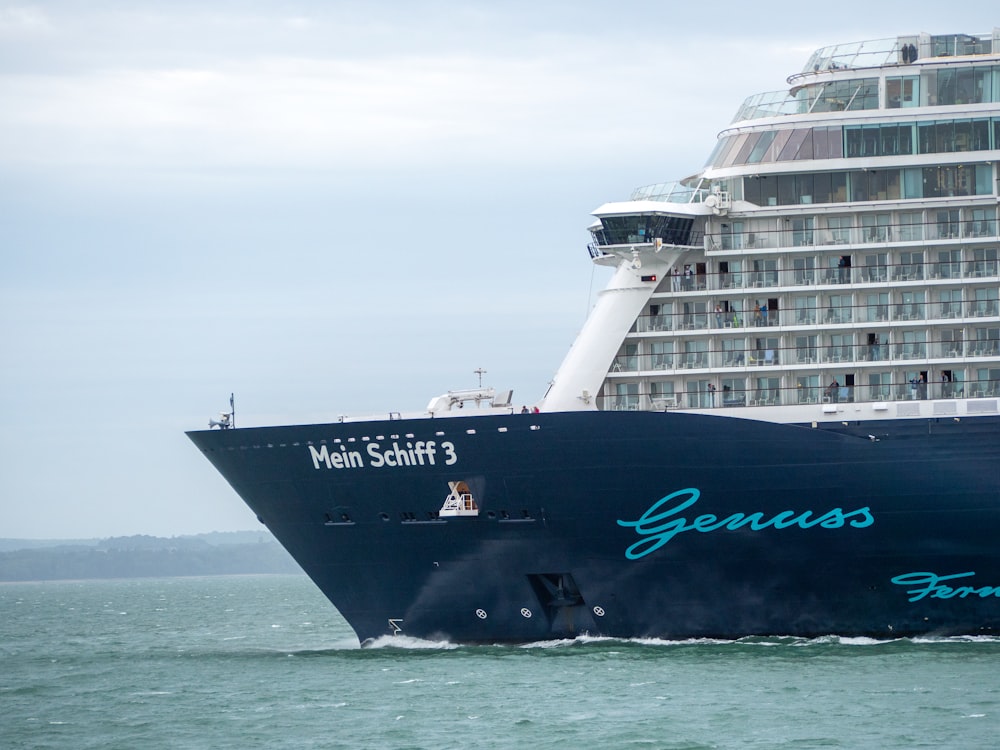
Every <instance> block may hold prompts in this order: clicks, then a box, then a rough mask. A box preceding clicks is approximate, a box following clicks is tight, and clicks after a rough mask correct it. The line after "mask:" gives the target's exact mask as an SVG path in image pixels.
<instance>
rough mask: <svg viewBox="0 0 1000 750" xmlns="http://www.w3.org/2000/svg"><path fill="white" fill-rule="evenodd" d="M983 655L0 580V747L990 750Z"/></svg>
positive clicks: (197, 582) (998, 687)
mask: <svg viewBox="0 0 1000 750" xmlns="http://www.w3.org/2000/svg"><path fill="white" fill-rule="evenodd" d="M998 744H1000V639H994V638H948V639H902V640H889V641H875V640H870V639H846V638H838V637H834V636H831V637H828V638H819V639H813V640H803V639H795V638H752V639H744V640H739V641H695V642H692V641H684V642H669V641H644V640H617V639H594V638H586V637H582V638H579V639H576V640H572V641H552V642H543V643H534V644H527V645H522V646H456V645H454V644H449V643H430V642H424V641H416V640H412V639H404V638H392V637H386V638H385V639H383V640H382V641H380V642H378V643H376V644H375V645H374V646H372V647H366V648H363V649H362V648H359V646H358V644H357V641H356V640H355V638H354V635H353V633H352V632H351V630H350V628H349V627H348V626H347V625H346V623H345V622H344V621H343V620H342V619H341V618H340V617H339V615H338V614H337V613H336V610H334V609H333V607H332V606H331V605H330V604H329V603H328V602H327V601H326V599H325V598H324V597H323V596H322V595H321V594H320V593H319V592H318V591H317V590H316V589H315V588H314V587H313V585H312V584H311V583H310V581H309V580H308V579H307V578H305V577H304V576H294V575H291V576H245V577H242V576H237V577H211V578H170V579H133V580H116V581H84V582H52V583H24V584H3V585H0V747H2V748H73V749H74V750H77V749H81V748H142V749H143V750H153V749H156V748H256V747H262V748H428V749H430V748H434V749H441V748H470V747H473V748H512V749H513V748H517V749H518V750H521V749H523V748H559V749H560V750H563V749H564V748H578V747H601V748H667V749H676V750H680V749H681V748H769V749H770V748H879V749H880V750H882V749H885V748H907V749H909V748H994V747H997V746H998Z"/></svg>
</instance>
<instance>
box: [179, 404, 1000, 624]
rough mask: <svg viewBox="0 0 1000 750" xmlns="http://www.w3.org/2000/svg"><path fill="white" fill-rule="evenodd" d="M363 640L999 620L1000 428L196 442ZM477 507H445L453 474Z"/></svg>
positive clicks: (549, 431) (883, 425) (927, 423)
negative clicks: (462, 511)
mask: <svg viewBox="0 0 1000 750" xmlns="http://www.w3.org/2000/svg"><path fill="white" fill-rule="evenodd" d="M189 435H190V437H191V439H192V440H193V441H194V442H195V444H197V445H198V447H199V448H200V449H201V450H202V451H203V452H204V453H205V455H206V457H207V458H208V459H209V460H210V461H211V462H212V463H213V464H214V465H215V466H216V468H218V470H219V471H220V472H221V473H222V474H223V476H224V477H225V478H226V479H227V480H228V481H229V482H230V484H231V485H232V486H233V488H234V489H235V490H236V491H237V492H238V493H239V494H240V496H241V497H242V498H243V499H244V500H245V501H246V503H247V504H248V505H249V506H250V507H251V508H252V509H253V510H254V511H255V512H256V513H257V515H258V517H259V518H260V519H261V521H262V522H263V523H265V524H266V525H267V526H268V528H269V529H271V531H272V532H273V533H274V534H275V536H276V537H277V538H278V539H279V541H280V542H281V543H282V544H283V545H284V546H285V547H286V548H287V549H288V550H289V552H291V554H292V555H293V556H294V557H295V559H296V560H297V561H298V562H299V564H301V566H302V567H303V569H304V570H305V571H306V573H308V574H309V576H310V577H311V578H312V579H313V580H314V581H315V582H316V584H317V585H318V586H319V588H320V589H321V590H322V591H323V592H324V593H325V594H326V595H327V597H329V599H330V601H331V602H332V603H333V604H334V605H335V606H336V607H337V609H338V610H339V611H340V612H341V614H342V615H343V616H344V617H345V618H346V619H347V621H348V622H349V623H350V624H351V626H352V627H353V628H354V630H355V632H356V633H357V635H358V637H359V639H361V640H362V641H364V640H367V639H370V638H376V637H379V636H382V635H387V634H393V633H403V634H407V635H412V636H417V637H422V638H448V639H451V640H453V641H457V642H499V641H522V642H523V641H532V640H539V639H546V638H553V637H565V636H572V635H575V634H579V633H583V632H586V633H591V634H594V635H609V636H618V637H643V636H652V637H662V638H689V637H721V638H737V637H742V636H747V635H797V636H807V637H808V636H819V635H826V634H840V635H866V636H874V637H880V638H884V637H892V636H908V635H917V634H940V635H950V634H996V633H998V632H1000V554H998V552H997V541H998V539H1000V418H998V417H996V416H985V417H976V418H964V419H962V420H961V421H958V420H954V419H951V418H948V419H941V420H937V419H931V420H893V421H883V422H865V423H848V424H843V423H840V422H837V423H836V424H835V425H820V426H819V427H818V428H812V427H810V426H788V425H775V424H770V423H765V422H757V421H751V420H743V419H735V418H726V417H716V416H704V415H697V414H684V413H667V414H663V413H647V412H622V413H610V412H586V413H559V414H535V415H530V416H528V415H524V416H522V415H514V416H488V417H472V418H456V419H422V420H412V421H407V420H396V421H388V422H365V423H346V424H326V425H308V426H294V427H268V428H253V429H238V430H221V431H201V432H192V433H189ZM455 481H462V482H465V483H467V485H468V487H469V489H470V491H471V493H472V495H473V496H474V497H475V500H476V502H477V503H478V507H479V515H478V516H477V517H457V518H456V517H453V518H441V517H439V516H438V511H439V510H440V508H441V505H442V502H443V501H444V499H445V497H446V496H447V495H448V492H449V484H448V483H449V482H455Z"/></svg>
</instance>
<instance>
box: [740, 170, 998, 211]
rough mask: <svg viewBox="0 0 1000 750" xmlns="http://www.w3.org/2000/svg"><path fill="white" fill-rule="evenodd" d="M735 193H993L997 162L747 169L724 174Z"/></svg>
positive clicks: (873, 196) (878, 196)
mask: <svg viewBox="0 0 1000 750" xmlns="http://www.w3.org/2000/svg"><path fill="white" fill-rule="evenodd" d="M723 182H724V183H725V184H724V185H723V188H724V189H726V190H728V191H729V192H730V193H731V194H732V196H733V198H735V199H742V200H745V201H748V202H749V203H753V204H754V205H757V206H792V205H797V204H803V203H823V204H825V203H848V202H851V203H857V202H866V201H886V200H902V199H916V198H951V197H961V196H973V195H993V166H992V164H951V165H944V166H930V167H904V168H902V169H898V168H890V169H859V170H854V171H849V172H815V173H813V172H804V173H796V174H787V175H748V176H746V177H741V178H737V179H735V180H725V181H723Z"/></svg>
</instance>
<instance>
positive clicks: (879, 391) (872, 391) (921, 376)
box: [598, 366, 1000, 412]
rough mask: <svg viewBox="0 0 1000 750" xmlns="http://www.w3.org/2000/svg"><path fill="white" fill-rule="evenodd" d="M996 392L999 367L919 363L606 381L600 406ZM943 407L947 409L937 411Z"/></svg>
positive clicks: (866, 399) (825, 400)
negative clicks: (853, 369)
mask: <svg viewBox="0 0 1000 750" xmlns="http://www.w3.org/2000/svg"><path fill="white" fill-rule="evenodd" d="M998 396H1000V368H997V367H969V368H965V367H956V368H949V367H947V366H945V367H941V368H937V369H920V367H919V366H916V367H910V368H900V369H892V370H884V371H876V370H872V371H866V372H864V373H860V374H859V373H856V372H845V371H843V370H828V371H826V372H825V373H823V374H808V373H802V374H794V375H786V376H783V377H782V376H766V375H763V376H749V377H748V376H743V375H734V376H733V377H721V378H705V377H693V378H678V379H665V380H648V381H647V380H643V381H640V382H634V381H633V382H615V383H611V382H608V383H605V385H604V389H603V391H602V394H601V395H600V397H599V398H598V408H600V409H605V410H619V411H621V410H628V411H637V410H653V409H656V410H660V409H670V408H689V409H710V408H730V407H742V406H779V405H786V404H816V403H821V402H822V403H847V402H879V401H891V400H896V401H908V400H925V399H957V398H993V397H998ZM942 411H943V412H946V411H947V410H942Z"/></svg>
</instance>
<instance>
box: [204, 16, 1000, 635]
mask: <svg viewBox="0 0 1000 750" xmlns="http://www.w3.org/2000/svg"><path fill="white" fill-rule="evenodd" d="M787 83H788V87H787V88H785V89H783V90H781V91H777V92H773V93H766V94H758V95H754V96H751V97H749V98H748V99H746V100H745V101H744V102H743V104H742V106H740V107H739V109H738V111H737V112H736V115H735V117H734V119H733V120H732V122H731V123H730V124H729V125H728V126H727V127H725V128H724V129H723V130H722V131H721V132H720V133H719V136H718V142H717V145H716V147H715V149H714V151H713V152H712V153H711V155H710V156H709V158H708V160H707V163H706V164H705V166H704V167H703V168H702V169H701V171H699V172H698V173H697V174H695V175H693V176H691V177H688V178H686V179H682V180H680V181H679V182H676V183H664V184H658V185H651V186H647V187H642V188H639V189H637V190H635V191H634V192H633V194H632V195H631V196H630V197H629V198H628V199H627V200H622V201H616V202H611V203H606V204H604V205H602V206H600V207H599V208H598V209H597V210H595V211H594V212H593V215H594V217H595V220H594V221H593V223H592V224H591V225H590V227H589V230H590V233H591V235H592V242H591V243H590V244H589V246H588V248H587V250H588V254H589V258H590V261H591V262H592V263H594V264H597V265H599V266H605V267H608V268H609V269H612V273H613V275H612V276H611V280H610V282H609V284H608V286H607V288H606V289H605V290H604V291H603V292H602V293H601V295H600V296H599V298H598V300H597V302H596V304H595V305H594V306H593V309H592V311H591V314H590V316H589V318H588V320H587V323H586V325H585V326H584V328H583V329H582V330H581V332H580V334H579V336H578V337H577V340H576V341H575V342H574V344H573V346H572V348H571V349H570V351H569V353H568V354H567V356H566V357H565V359H564V361H563V363H562V365H561V366H560V367H559V369H558V371H557V372H556V374H555V376H554V378H553V379H552V382H551V383H550V384H549V387H548V390H547V392H546V393H545V395H544V397H543V398H541V399H540V400H539V401H538V402H537V403H535V404H532V408H530V409H522V408H519V407H517V406H516V405H515V402H513V400H512V395H511V393H510V392H509V391H503V390H496V389H494V388H491V387H479V388H475V389H469V390H458V391H448V392H447V393H445V394H443V395H441V396H437V397H435V398H433V399H432V400H431V401H430V403H429V404H428V406H427V408H426V410H425V411H423V412H420V413H415V414H402V413H397V412H387V413H386V414H384V415H380V416H377V417H372V418H366V419H348V418H341V419H339V420H337V421H335V422H332V423H330V424H315V425H297V426H275V427H254V428H239V429H236V428H235V425H234V424H233V422H234V419H233V417H234V415H233V414H231V413H230V414H227V415H225V416H224V418H223V419H222V420H220V422H217V423H213V424H212V426H213V427H219V428H220V429H211V428H210V429H208V430H200V431H194V432H190V433H188V434H189V436H190V437H191V439H192V440H193V441H194V443H195V444H196V445H197V446H198V448H200V449H201V450H202V452H203V453H204V455H205V456H206V457H207V458H208V459H209V460H210V461H211V462H212V463H213V464H214V465H215V466H216V467H217V468H218V470H219V471H220V472H221V473H222V475H223V476H224V477H225V478H226V480H228V482H229V483H230V484H231V485H232V487H233V488H234V489H235V491H236V492H237V493H238V494H239V495H240V496H241V497H242V498H243V500H244V501H245V502H246V503H247V504H248V505H249V506H250V507H251V508H252V509H253V510H254V511H255V512H256V513H257V515H258V518H259V519H260V520H261V521H262V522H263V523H264V524H266V525H267V526H268V528H270V529H271V531H272V532H273V533H274V534H275V536H276V537H277V538H278V540H279V541H280V542H281V543H282V544H283V545H284V546H285V547H286V548H287V549H288V550H289V551H290V552H291V554H292V555H293V556H294V557H295V558H296V560H297V561H298V562H299V564H300V565H301V566H302V568H303V569H304V570H305V571H306V573H307V574H308V575H309V576H310V577H311V578H312V579H313V580H314V581H315V583H316V584H317V586H318V587H319V588H320V589H321V590H322V591H323V592H324V593H325V594H326V596H327V597H328V598H329V599H330V601H331V602H332V603H333V605H334V606H335V607H336V608H337V609H338V610H339V612H340V613H341V614H342V615H343V616H344V617H345V619H346V620H347V621H348V623H349V624H350V625H351V627H352V628H353V629H354V630H355V632H356V634H357V636H358V638H359V640H360V641H362V642H367V641H370V640H373V639H378V638H380V637H383V636H394V635H399V634H404V635H409V636H415V637H420V638H433V639H438V638H445V639H449V640H452V641H455V642H469V643H477V642H525V641H535V640H542V639H548V638H564V637H574V636H576V635H579V634H584V633H587V634H591V635H595V636H612V637H623V638H634V637H657V638H670V639H674V638H741V637H744V636H759V635H789V636H801V637H815V636H823V635H830V634H834V635H847V636H854V635H863V636H871V637H876V638H893V637H903V636H914V635H922V634H932V635H935V634H936V635H982V634H996V633H997V632H998V630H1000V554H998V551H997V550H998V541H1000V413H998V403H1000V267H998V257H997V255H998V248H1000V237H998V234H997V208H998V171H997V161H998V159H1000V29H994V30H993V32H992V33H986V34H945V35H932V34H924V33H921V34H912V35H904V36H900V37H896V38H890V39H880V40H874V41H865V42H860V43H852V44H843V45H836V46H832V47H826V48H823V49H820V50H818V51H816V52H815V53H814V54H813V55H812V57H811V58H810V59H809V60H808V62H807V63H806V65H805V67H804V68H803V69H802V70H801V71H800V72H798V73H795V74H793V75H792V76H790V77H789V78H788V81H787Z"/></svg>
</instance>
